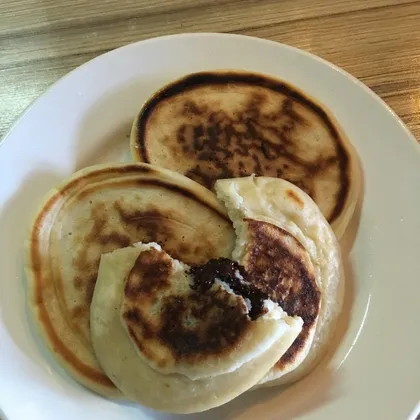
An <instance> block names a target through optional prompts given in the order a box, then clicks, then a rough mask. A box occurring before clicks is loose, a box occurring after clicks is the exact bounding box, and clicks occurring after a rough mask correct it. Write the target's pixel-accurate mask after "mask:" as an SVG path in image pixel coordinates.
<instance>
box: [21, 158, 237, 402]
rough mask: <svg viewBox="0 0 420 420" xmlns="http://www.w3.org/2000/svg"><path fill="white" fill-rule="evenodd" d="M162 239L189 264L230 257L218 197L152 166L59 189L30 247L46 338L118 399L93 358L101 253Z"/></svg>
mask: <svg viewBox="0 0 420 420" xmlns="http://www.w3.org/2000/svg"><path fill="white" fill-rule="evenodd" d="M138 241H145V242H150V241H157V242H159V243H160V244H162V245H163V246H165V249H167V250H168V251H169V252H171V253H172V255H174V256H175V257H177V258H179V259H181V260H182V261H185V262H186V263H204V262H206V261H207V260H208V259H209V258H213V257H215V258H217V257H220V256H230V255H231V252H232V248H233V243H234V232H233V229H232V227H231V223H230V221H229V219H228V218H227V216H226V214H225V210H224V208H223V206H221V205H220V204H219V203H218V202H217V200H216V199H215V197H214V195H213V194H212V193H210V192H209V191H208V190H207V189H205V188H204V187H201V186H200V185H198V184H196V183H195V182H193V181H191V180H190V179H188V178H186V177H183V176H180V175H178V174H176V173H172V172H170V171H166V170H163V169H160V168H156V167H153V166H151V165H145V164H138V165H136V164H130V165H123V164H115V165H98V166H94V167H91V168H87V169H84V170H82V171H79V172H77V173H76V174H75V175H74V176H73V177H71V178H70V179H69V180H66V181H65V182H63V183H62V184H60V185H59V186H58V187H57V188H55V189H54V190H52V191H51V192H50V193H49V194H48V196H47V197H46V199H45V202H44V204H43V205H42V208H41V210H40V211H39V213H38V215H37V216H36V219H35V222H34V225H33V227H32V230H31V232H30V237H29V240H28V241H27V243H26V262H25V268H26V273H27V278H28V288H29V292H28V298H29V304H30V307H31V308H32V310H33V314H34V319H35V321H36V324H37V325H38V327H39V331H40V333H41V336H42V338H43V339H44V341H45V343H46V344H47V346H48V347H49V348H50V350H51V352H52V353H53V355H54V356H55V357H56V358H57V359H58V361H59V362H60V363H61V364H62V365H63V366H64V368H65V369H66V370H67V371H68V372H69V373H70V374H72V375H73V377H75V378H76V379H77V380H78V381H80V382H81V383H82V384H83V385H85V386H87V387H89V388H91V389H93V390H94V391H96V392H99V393H102V394H104V395H108V396H119V395H120V393H119V392H118V391H117V390H116V388H115V387H114V385H113V384H112V382H111V381H110V380H109V379H108V377H107V376H106V375H105V374H104V373H103V372H102V370H101V368H100V367H99V365H98V363H97V360H96V357H95V355H94V352H93V348H92V344H91V338H90V328H89V314H90V301H91V296H92V293H93V289H94V285H95V282H96V278H97V270H98V266H99V259H100V256H101V254H103V253H105V252H110V251H113V250H115V249H117V248H121V247H124V246H129V245H130V244H132V243H135V242H138Z"/></svg>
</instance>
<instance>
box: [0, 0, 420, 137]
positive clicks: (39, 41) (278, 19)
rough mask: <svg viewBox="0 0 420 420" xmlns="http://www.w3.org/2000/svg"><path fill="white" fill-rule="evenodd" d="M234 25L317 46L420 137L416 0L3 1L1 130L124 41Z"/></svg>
mask: <svg viewBox="0 0 420 420" xmlns="http://www.w3.org/2000/svg"><path fill="white" fill-rule="evenodd" d="M181 32H233V33H240V34H246V35H253V36H257V37H262V38H267V39H271V40H275V41H279V42H283V43H286V44H290V45H293V46H296V47H299V48H302V49H304V50H307V51H310V52H312V53H314V54H316V55H319V56H321V57H323V58H325V59H327V60H329V61H331V62H333V63H335V64H337V65H339V66H340V67H342V68H344V69H345V70H347V71H348V72H350V73H352V74H353V75H354V76H356V77H357V78H359V79H360V80H362V81H363V82H364V83H366V84H367V85H368V86H369V87H370V88H372V89H373V90H374V91H375V92H376V93H377V94H378V95H379V96H381V97H382V98H383V99H384V100H385V101H386V102H387V103H388V104H389V105H390V106H391V107H392V108H393V109H394V111H395V112H396V113H397V114H398V115H399V116H400V117H401V118H402V119H403V121H404V122H405V123H406V124H407V125H408V127H409V128H410V129H411V130H412V132H413V133H414V135H415V136H416V137H417V139H420V1H412V0H411V1H410V0H369V1H367V0H352V1H348V0H336V1H334V0H259V1H255V0H157V1H154V2H152V1H146V0H103V1H97V0H73V1H71V2H65V1H64V0H2V1H1V2H0V137H1V136H2V135H3V134H5V132H6V131H7V130H8V129H9V128H10V126H11V125H12V123H13V121H15V120H16V118H17V117H18V116H19V115H20V114H21V113H22V111H23V110H24V109H25V108H26V107H27V106H28V105H29V104H30V103H31V102H32V101H33V100H34V99H35V98H37V97H38V96H39V95H40V94H41V93H42V92H43V91H44V90H45V89H46V88H47V87H48V86H50V85H51V84H52V83H54V82H55V81H56V80H57V79H59V78H60V77H62V76H63V75H65V74H66V73H68V72H69V71H70V70H72V69H74V68H75V67H77V66H79V65H80V64H83V63H84V62H86V61H88V60H90V59H91V58H93V57H95V56H97V55H99V54H102V53H104V52H106V51H109V50H111V49H114V48H117V47H120V46H122V45H125V44H127V43H130V42H134V41H138V40H141V39H145V38H149V37H154V36H158V35H167V34H175V33H181Z"/></svg>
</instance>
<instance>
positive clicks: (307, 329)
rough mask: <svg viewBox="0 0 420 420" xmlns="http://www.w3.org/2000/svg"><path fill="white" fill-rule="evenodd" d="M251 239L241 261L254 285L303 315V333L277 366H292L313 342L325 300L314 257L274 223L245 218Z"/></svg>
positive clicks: (292, 312) (289, 310) (291, 312)
mask: <svg viewBox="0 0 420 420" xmlns="http://www.w3.org/2000/svg"><path fill="white" fill-rule="evenodd" d="M244 222H245V223H246V228H245V229H247V231H248V241H247V245H246V249H245V254H244V257H243V259H242V261H241V263H242V264H243V266H244V267H245V269H246V271H247V272H248V273H249V276H250V277H251V278H252V279H254V285H255V286H257V287H258V288H259V289H260V290H262V291H263V292H265V293H267V294H268V296H269V297H270V298H271V299H272V300H273V301H274V302H277V303H278V304H279V305H280V306H281V308H282V309H283V310H284V311H286V312H287V314H288V315H289V316H299V317H301V318H302V319H303V328H302V331H301V333H300V334H299V336H298V337H297V338H296V340H295V341H294V342H293V344H292V345H291V346H290V348H289V349H288V350H287V352H286V353H285V354H284V355H283V356H282V357H281V359H280V360H279V361H278V362H277V363H276V365H275V367H274V369H278V370H280V371H282V372H286V371H288V370H290V368H289V366H293V365H295V364H296V363H297V362H298V361H299V360H300V359H302V354H303V355H304V356H306V352H307V350H306V349H307V348H308V343H309V346H310V344H311V343H312V339H313V336H314V333H315V327H316V322H317V319H318V315H319V309H320V304H321V291H320V289H319V287H318V284H317V282H316V276H315V272H314V271H315V270H314V267H313V265H312V262H311V259H310V257H309V255H308V253H307V251H306V250H305V248H304V247H303V246H302V244H301V243H300V242H299V241H298V240H297V239H296V238H295V237H294V236H293V235H291V234H290V233H288V232H287V231H286V230H284V229H282V228H280V227H278V226H275V225H273V224H271V223H268V222H264V221H260V220H253V219H244Z"/></svg>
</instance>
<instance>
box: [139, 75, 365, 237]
mask: <svg viewBox="0 0 420 420" xmlns="http://www.w3.org/2000/svg"><path fill="white" fill-rule="evenodd" d="M131 150H132V156H133V158H134V160H136V161H141V162H147V163H152V164H156V165H159V166H162V167H165V168H168V169H172V170H174V171H177V172H179V173H182V174H184V175H186V176H188V177H190V178H191V179H194V180H195V181H197V182H199V183H201V184H203V185H204V186H206V187H207V188H212V186H213V184H214V182H215V181H216V180H217V179H225V178H235V177H244V176H248V175H251V174H256V175H259V176H269V177H277V178H282V179H286V180H288V181H290V182H292V183H294V184H295V185H297V186H298V187H300V188H301V189H303V190H304V191H305V192H307V193H308V194H309V195H310V196H311V197H312V198H313V199H314V201H315V202H316V203H317V204H318V206H319V208H320V209H321V211H322V213H323V214H324V216H325V217H326V218H327V220H328V221H329V222H330V223H331V225H332V227H333V229H334V231H335V233H336V235H337V237H339V238H340V237H341V236H342V234H343V232H344V230H345V228H346V226H347V224H348V222H349V221H350V219H351V217H352V215H353V212H354V209H355V206H356V202H357V199H358V196H359V191H360V183H361V177H360V167H359V162H358V158H357V155H356V152H355V150H354V148H353V146H352V145H351V143H350V142H349V140H348V139H347V138H346V136H345V134H344V133H343V131H342V129H341V128H340V126H339V125H338V123H337V121H336V120H335V118H334V117H333V116H332V114H331V113H330V112H329V111H327V110H326V109H325V107H323V106H321V105H320V104H319V103H318V102H317V101H315V100H314V99H313V98H311V97H310V96H308V95H307V94H306V93H303V92H301V91H300V90H299V89H297V88H296V87H293V86H291V85H289V84H287V83H285V82H283V81H281V80H277V79H273V78H271V77H268V76H265V75H261V74H255V73H246V72H237V71H228V72H226V71H224V72H222V71H217V72H202V73H195V74H191V75H188V76H186V77H184V78H182V79H180V80H177V81H175V82H173V83H171V84H169V85H167V86H165V87H163V88H162V89H161V90H159V91H158V92H157V93H155V94H154V95H153V96H152V97H151V98H150V99H149V100H148V101H147V102H146V103H145V104H144V106H143V107H142V109H141V110H140V112H139V114H138V116H137V117H136V119H135V121H134V124H133V129H132V134H131Z"/></svg>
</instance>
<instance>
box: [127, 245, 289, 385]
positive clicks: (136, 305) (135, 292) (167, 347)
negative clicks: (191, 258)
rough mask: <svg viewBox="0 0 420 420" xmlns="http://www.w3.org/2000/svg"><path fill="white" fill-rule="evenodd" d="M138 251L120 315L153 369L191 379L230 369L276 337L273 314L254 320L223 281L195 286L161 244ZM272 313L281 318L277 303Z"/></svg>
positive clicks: (265, 346) (266, 346)
mask: <svg viewBox="0 0 420 420" xmlns="http://www.w3.org/2000/svg"><path fill="white" fill-rule="evenodd" d="M140 249H141V251H142V252H141V253H140V255H139V256H138V258H137V259H136V261H135V263H134V266H133V268H132V269H131V271H130V273H129V274H128V276H127V279H126V281H125V286H124V292H123V293H124V294H123V303H122V307H121V315H122V319H123V324H124V326H125V328H127V332H128V335H129V336H130V337H131V339H132V340H133V342H134V344H135V345H136V346H137V348H138V351H139V353H140V354H141V356H142V358H143V360H145V361H147V363H148V364H149V365H150V366H151V367H152V368H153V369H154V370H156V371H158V372H160V373H163V374H170V373H179V374H182V375H185V376H186V377H188V378H190V379H192V380H195V379H200V378H205V377H209V376H217V375H221V374H224V373H229V372H233V371H234V370H236V369H238V368H239V367H240V366H242V365H243V364H244V363H247V362H249V361H250V360H252V359H254V358H255V357H258V356H259V355H261V354H262V353H264V351H266V349H268V348H269V347H271V346H272V345H273V343H274V342H275V341H277V340H278V338H279V337H278V328H277V327H278V325H277V322H276V320H275V318H273V319H267V317H261V315H262V312H263V311H260V313H259V317H257V318H256V319H255V320H253V319H252V318H251V317H250V314H249V312H250V309H251V308H248V305H247V303H246V301H245V299H244V297H243V296H241V295H238V294H235V293H234V291H233V289H232V288H230V286H229V284H228V283H225V282H224V281H223V280H224V279H221V278H218V277H214V276H213V278H212V280H213V281H212V282H211V284H208V287H202V286H203V285H197V284H194V281H193V280H194V278H193V277H192V276H191V275H190V274H189V273H188V271H189V267H188V266H186V265H184V264H183V263H181V262H180V261H177V260H173V259H172V258H171V257H170V256H169V255H168V254H167V253H166V252H165V251H163V250H162V249H161V248H160V247H154V248H150V249H147V248H146V249H144V248H140ZM222 261H224V260H222ZM207 264H208V263H206V265H207ZM198 281H200V280H198ZM257 292H258V293H260V294H262V293H261V292H260V291H257ZM268 299H269V298H268V295H265V294H264V300H268ZM251 303H252V302H250V304H251ZM276 311H277V312H278V313H277V314H274V313H273V312H275V311H274V310H272V311H271V312H272V313H270V317H271V318H272V317H274V315H277V316H278V317H283V316H284V315H283V311H282V309H281V308H280V307H277V309H276ZM264 312H268V310H267V309H266V310H265V311H264Z"/></svg>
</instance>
